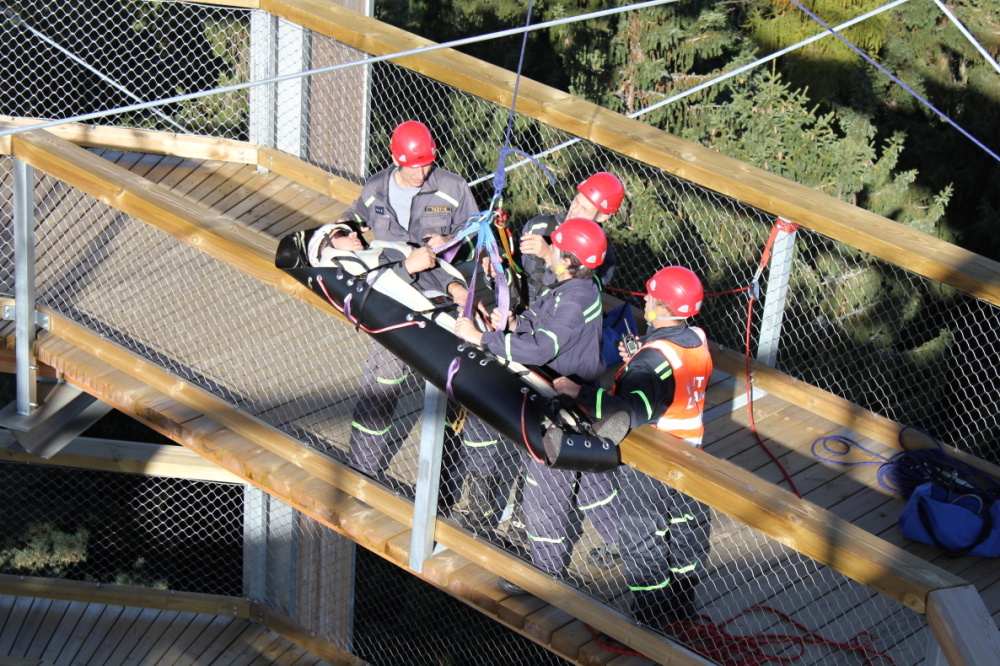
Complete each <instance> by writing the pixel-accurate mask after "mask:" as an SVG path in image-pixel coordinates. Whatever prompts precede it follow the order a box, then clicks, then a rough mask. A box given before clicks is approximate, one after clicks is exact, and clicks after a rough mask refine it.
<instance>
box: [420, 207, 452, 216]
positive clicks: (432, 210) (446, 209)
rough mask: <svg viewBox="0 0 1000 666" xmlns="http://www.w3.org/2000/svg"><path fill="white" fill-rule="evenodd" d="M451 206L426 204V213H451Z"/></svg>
mask: <svg viewBox="0 0 1000 666" xmlns="http://www.w3.org/2000/svg"><path fill="white" fill-rule="evenodd" d="M451 211H452V207H451V206H424V212H425V213H445V214H447V215H451Z"/></svg>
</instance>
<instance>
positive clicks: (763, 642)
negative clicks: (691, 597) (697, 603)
mask: <svg viewBox="0 0 1000 666" xmlns="http://www.w3.org/2000/svg"><path fill="white" fill-rule="evenodd" d="M755 611H759V612H764V613H772V614H774V615H776V616H778V617H779V618H780V619H781V620H783V621H785V622H787V623H789V624H791V625H792V627H794V629H796V630H797V631H798V632H799V633H766V634H757V635H743V634H733V633H730V632H729V631H728V630H727V629H726V627H727V626H728V625H729V624H730V623H732V622H734V621H735V620H737V619H739V618H741V617H743V616H744V615H748V614H750V613H753V612H755ZM585 626H586V627H587V631H589V632H590V635H591V636H592V637H593V638H594V642H596V643H597V644H598V645H599V646H601V647H602V648H604V649H605V650H608V651H610V652H614V653H616V654H626V655H632V656H636V657H644V655H643V654H641V653H639V652H636V651H635V650H632V649H630V648H627V647H625V646H623V645H621V644H620V643H617V641H615V642H614V643H612V642H609V641H608V640H607V638H606V637H602V636H601V635H600V634H598V633H597V632H596V631H595V630H594V629H593V627H591V626H590V625H585ZM663 630H664V632H665V633H666V634H667V635H668V636H670V637H672V638H675V639H677V641H678V642H680V643H681V644H682V645H683V646H684V647H686V648H687V649H689V650H691V651H692V652H694V653H696V654H698V655H701V656H702V657H706V658H708V659H711V660H712V661H714V662H715V663H717V664H720V665H721V666H765V665H766V664H789V663H792V662H796V661H799V660H800V659H802V658H803V657H804V656H805V651H806V648H807V647H808V646H810V645H820V646H826V647H830V648H833V649H836V650H843V651H846V652H849V653H853V654H855V655H857V656H858V657H859V658H860V659H861V660H862V661H861V663H862V664H864V665H865V666H878V665H885V664H895V663H896V662H895V661H894V660H893V659H892V657H890V656H889V655H887V654H885V653H883V652H879V651H878V650H877V649H875V647H874V645H873V641H872V636H871V634H870V633H869V632H867V631H859V632H858V633H856V634H855V635H854V636H852V637H851V638H850V639H849V640H847V641H843V642H839V641H834V640H830V639H828V638H825V637H823V636H822V635H821V634H819V633H817V632H815V631H812V630H811V629H807V628H806V627H805V625H803V624H802V623H801V622H797V621H796V620H793V619H792V618H791V617H790V616H789V615H788V614H787V613H784V612H782V611H779V610H777V609H775V608H771V607H770V606H751V607H750V608H748V609H747V610H745V611H743V612H742V613H739V614H738V615H734V616H733V617H731V618H729V619H728V620H726V621H725V622H723V623H722V624H718V625H717V624H715V623H713V622H712V620H711V618H710V617H708V616H707V615H699V616H698V617H697V618H696V619H694V620H687V621H684V622H672V623H666V624H664V625H663ZM767 646H776V647H775V648H774V649H772V650H771V651H765V650H764V649H763V648H764V647H767ZM790 648H797V650H796V652H795V653H793V654H784V653H785V652H787V650H788V649H790Z"/></svg>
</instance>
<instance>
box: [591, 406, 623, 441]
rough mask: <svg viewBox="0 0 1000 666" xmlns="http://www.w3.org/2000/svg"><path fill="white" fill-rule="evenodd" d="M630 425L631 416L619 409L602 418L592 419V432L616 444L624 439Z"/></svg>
mask: <svg viewBox="0 0 1000 666" xmlns="http://www.w3.org/2000/svg"><path fill="white" fill-rule="evenodd" d="M631 426H632V418H631V417H630V416H629V415H628V412H626V411H624V410H621V411H617V412H612V413H611V414H608V415H607V416H605V417H604V418H601V419H597V420H596V421H594V424H593V429H594V434H595V435H597V436H598V437H603V438H604V439H609V440H611V441H612V442H614V443H615V444H618V443H619V442H621V441H622V440H623V439H625V435H627V434H628V431H629V430H631Z"/></svg>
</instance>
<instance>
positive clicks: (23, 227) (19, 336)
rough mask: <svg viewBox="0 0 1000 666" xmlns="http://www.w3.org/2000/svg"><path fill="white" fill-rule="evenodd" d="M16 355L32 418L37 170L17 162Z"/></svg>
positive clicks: (21, 405) (22, 395)
mask: <svg viewBox="0 0 1000 666" xmlns="http://www.w3.org/2000/svg"><path fill="white" fill-rule="evenodd" d="M14 299H15V303H14V329H15V335H16V341H15V347H14V353H15V357H14V358H15V363H16V370H17V379H16V384H17V413H18V414H21V415H23V416H29V415H30V414H31V412H32V411H33V410H34V409H35V408H36V407H38V382H37V379H38V365H37V362H36V359H35V352H34V349H33V346H34V342H35V333H36V332H37V328H36V321H35V318H36V311H35V171H34V169H33V168H32V167H31V166H30V165H28V164H26V163H24V162H22V161H21V160H19V159H16V158H15V159H14Z"/></svg>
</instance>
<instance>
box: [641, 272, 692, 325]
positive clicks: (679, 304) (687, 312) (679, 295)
mask: <svg viewBox="0 0 1000 666" xmlns="http://www.w3.org/2000/svg"><path fill="white" fill-rule="evenodd" d="M646 291H647V292H649V295H650V296H652V297H653V298H656V299H659V300H661V301H663V302H664V303H666V304H667V305H669V306H670V309H671V310H673V311H674V314H675V315H677V316H678V317H691V316H693V315H696V314H698V312H699V311H700V310H701V302H702V301H703V300H704V299H705V290H704V289H703V288H702V286H701V280H699V279H698V276H697V275H695V274H694V273H692V272H691V271H689V270H688V269H686V268H683V267H681V266H667V267H666V268H661V269H660V270H658V271H656V273H654V274H653V277H651V278H649V282H647V283H646Z"/></svg>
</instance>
